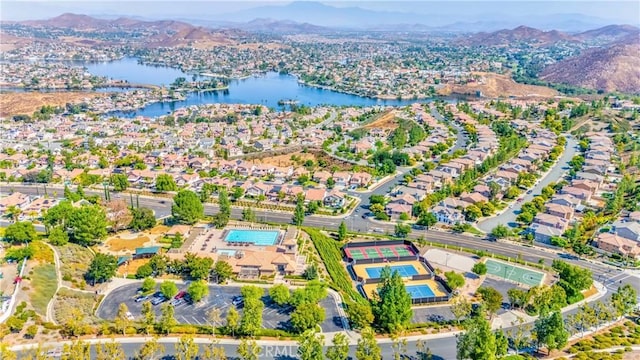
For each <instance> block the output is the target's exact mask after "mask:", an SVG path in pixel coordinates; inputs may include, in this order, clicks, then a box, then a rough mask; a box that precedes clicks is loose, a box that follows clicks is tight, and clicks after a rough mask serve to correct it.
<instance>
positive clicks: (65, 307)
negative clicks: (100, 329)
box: [53, 288, 101, 325]
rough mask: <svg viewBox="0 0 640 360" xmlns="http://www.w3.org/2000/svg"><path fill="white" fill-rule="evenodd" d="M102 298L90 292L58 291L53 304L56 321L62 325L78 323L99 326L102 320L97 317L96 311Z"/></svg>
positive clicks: (62, 289)
mask: <svg viewBox="0 0 640 360" xmlns="http://www.w3.org/2000/svg"><path fill="white" fill-rule="evenodd" d="M100 298H101V296H98V295H95V294H94V293H90V292H80V291H74V290H69V289H65V288H61V289H60V290H58V294H57V295H56V297H55V299H54V303H53V311H54V316H55V319H56V321H57V322H58V323H60V324H66V323H68V322H69V321H76V322H79V323H81V324H87V325H90V324H97V323H98V322H99V321H100V319H98V318H97V317H96V316H95V315H94V312H95V309H96V307H97V305H98V303H99V301H100Z"/></svg>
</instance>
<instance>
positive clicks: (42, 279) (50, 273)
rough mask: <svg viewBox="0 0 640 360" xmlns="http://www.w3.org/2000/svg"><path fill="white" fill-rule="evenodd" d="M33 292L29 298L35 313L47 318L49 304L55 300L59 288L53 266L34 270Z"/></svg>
mask: <svg viewBox="0 0 640 360" xmlns="http://www.w3.org/2000/svg"><path fill="white" fill-rule="evenodd" d="M30 285H31V291H30V292H29V298H30V299H31V305H32V306H33V308H34V309H35V311H36V312H37V313H38V314H40V315H42V316H45V315H46V314H47V304H49V301H51V299H52V298H53V295H54V294H55V292H56V289H57V288H58V285H57V279H56V267H55V265H53V264H42V265H38V266H36V267H35V268H34V269H33V275H31V283H30Z"/></svg>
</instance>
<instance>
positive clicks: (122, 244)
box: [105, 236, 151, 251]
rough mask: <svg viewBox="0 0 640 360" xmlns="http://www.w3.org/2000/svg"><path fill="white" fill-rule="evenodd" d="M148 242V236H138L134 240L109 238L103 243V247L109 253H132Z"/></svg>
mask: <svg viewBox="0 0 640 360" xmlns="http://www.w3.org/2000/svg"><path fill="white" fill-rule="evenodd" d="M149 241H151V239H149V237H148V236H139V237H137V238H135V239H121V238H111V239H109V240H107V241H106V242H105V245H106V246H107V247H108V248H109V250H111V251H125V250H126V251H134V250H135V249H136V248H139V247H142V246H144V244H146V243H148V242H149Z"/></svg>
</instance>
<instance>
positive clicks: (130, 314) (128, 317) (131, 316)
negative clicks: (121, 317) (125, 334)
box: [126, 311, 135, 321]
mask: <svg viewBox="0 0 640 360" xmlns="http://www.w3.org/2000/svg"><path fill="white" fill-rule="evenodd" d="M126 316H127V319H129V320H130V321H133V320H134V319H135V318H134V317H133V314H132V313H131V311H127V314H126Z"/></svg>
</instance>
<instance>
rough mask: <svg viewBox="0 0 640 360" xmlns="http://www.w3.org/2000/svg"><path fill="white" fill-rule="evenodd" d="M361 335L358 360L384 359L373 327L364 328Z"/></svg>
mask: <svg viewBox="0 0 640 360" xmlns="http://www.w3.org/2000/svg"><path fill="white" fill-rule="evenodd" d="M360 335H361V336H360V339H358V344H357V346H356V360H382V351H381V349H380V346H379V345H378V341H377V340H376V337H375V333H374V331H373V329H372V328H370V327H367V328H364V329H362V331H361V332H360Z"/></svg>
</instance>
